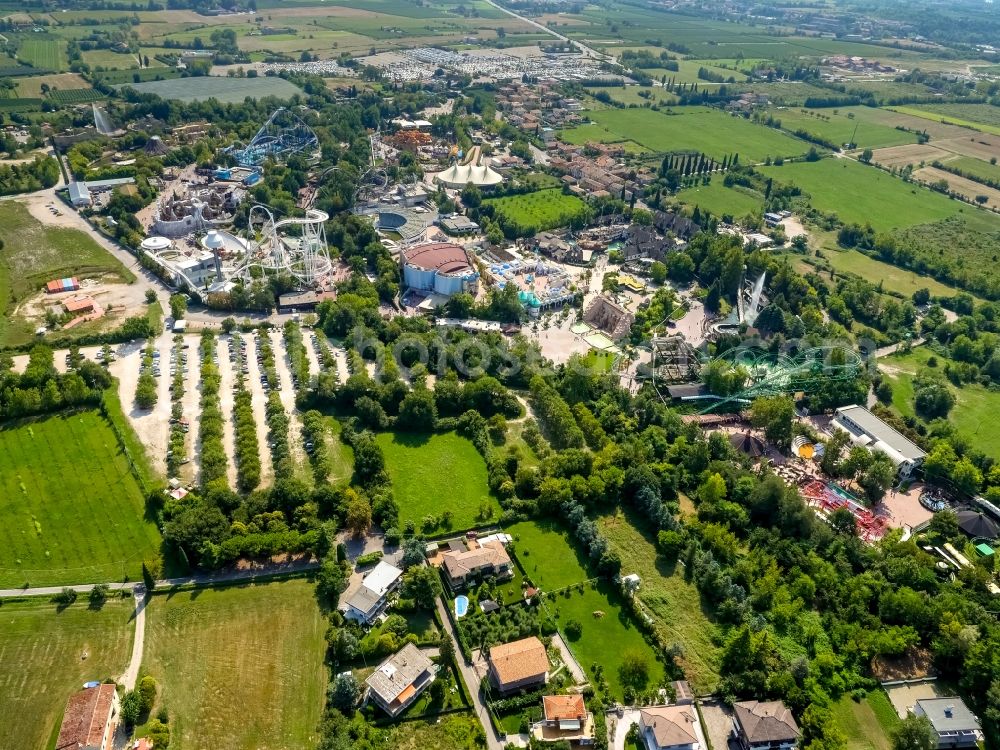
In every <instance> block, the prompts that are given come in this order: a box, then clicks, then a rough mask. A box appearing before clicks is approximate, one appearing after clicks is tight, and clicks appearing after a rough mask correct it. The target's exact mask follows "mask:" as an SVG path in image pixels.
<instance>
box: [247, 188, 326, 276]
mask: <svg viewBox="0 0 1000 750" xmlns="http://www.w3.org/2000/svg"><path fill="white" fill-rule="evenodd" d="M329 218H330V217H329V215H327V214H326V213H325V212H323V211H318V210H316V209H314V208H309V209H306V215H305V216H304V217H297V218H287V219H280V220H277V221H276V220H275V218H274V215H273V214H272V213H271V211H270V209H269V208H268V207H267V206H260V205H258V206H254V207H253V208H251V209H250V218H249V221H248V222H247V251H246V253H245V255H244V256H243V258H242V260H241V261H240V263H239V265H238V266H237V268H236V270H235V272H234V273H233V277H234V278H243V279H251V278H256V277H258V276H260V272H264V273H265V274H266V273H268V272H271V273H288V274H291V275H292V276H293V277H294V278H296V279H297V280H298V281H300V282H301V283H303V284H305V285H307V286H312V285H317V284H322V282H323V281H324V279H325V278H326V277H329V276H330V274H331V271H332V269H333V264H332V263H331V262H330V252H329V250H328V249H327V244H326V229H325V224H326V221H327V220H328V219H329Z"/></svg>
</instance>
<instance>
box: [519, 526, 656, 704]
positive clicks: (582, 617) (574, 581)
mask: <svg viewBox="0 0 1000 750" xmlns="http://www.w3.org/2000/svg"><path fill="white" fill-rule="evenodd" d="M505 531H506V532H507V533H509V534H512V535H514V536H515V539H516V540H515V542H514V549H515V552H516V554H517V556H518V559H519V560H520V562H521V565H522V566H523V567H524V569H525V572H526V574H527V575H528V577H529V578H531V579H532V581H533V582H534V583H535V585H536V586H538V587H539V588H541V589H542V591H544V592H551V591H558V590H560V589H562V591H561V592H560V593H558V594H556V595H555V598H554V599H549V598H548V597H546V598H545V599H544V600H543V606H544V607H545V608H546V609H547V610H548V612H549V613H550V614H552V615H553V617H554V618H555V619H556V622H557V624H558V625H559V629H560V632H562V633H563V637H564V639H565V640H566V642H567V644H568V645H569V647H570V649H572V651H573V655H574V656H576V659H577V661H578V662H580V666H581V667H582V668H583V670H584V671H585V672H586V673H587V675H588V676H589V677H590V678H591V679H593V676H594V670H593V667H594V665H595V664H601V665H603V667H604V679H605V680H606V681H607V683H608V690H609V692H610V694H611V695H612V696H614V697H616V698H618V699H621V698H622V696H623V693H624V687H623V685H622V682H621V678H620V677H619V674H618V670H619V668H620V667H621V665H622V663H623V661H624V657H625V655H626V654H627V653H638V654H640V655H642V656H643V657H645V659H646V662H647V664H648V667H649V676H650V682H649V687H653V686H655V685H658V684H659V683H660V681H661V680H662V679H663V675H664V671H663V665H662V664H660V663H659V662H658V661H656V658H655V654H654V652H653V649H652V648H651V647H650V646H649V644H648V643H646V641H645V639H644V638H643V635H642V632H641V631H640V630H639V628H638V627H637V625H636V624H635V622H633V620H632V618H631V615H629V614H628V612H627V611H626V610H625V608H624V604H625V603H624V601H623V599H622V595H621V593H620V592H619V591H618V588H617V587H616V586H615V585H614V584H613V583H611V582H609V581H606V580H597V581H591V582H588V583H584V581H587V579H589V578H591V577H592V576H593V573H592V572H590V571H589V569H588V561H587V559H586V558H585V557H584V556H583V554H582V553H581V552H579V551H578V549H577V545H576V544H574V543H573V542H572V541H571V539H570V538H569V535H568V533H567V532H566V531H565V530H564V529H562V528H561V527H559V526H557V525H556V524H554V523H552V522H546V521H539V522H530V521H527V522H523V523H519V524H515V525H513V526H511V527H509V528H507V529H505ZM566 587H569V588H566ZM570 620H576V621H577V622H579V623H580V624H581V625H582V633H581V635H580V637H579V638H578V639H576V640H573V639H570V638H569V637H568V636H566V634H565V626H566V623H568V622H569V621H570ZM612 643H613V644H615V648H613V649H609V648H608V644H612Z"/></svg>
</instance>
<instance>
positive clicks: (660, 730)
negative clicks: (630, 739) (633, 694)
mask: <svg viewBox="0 0 1000 750" xmlns="http://www.w3.org/2000/svg"><path fill="white" fill-rule="evenodd" d="M639 736H640V737H642V741H643V743H644V744H645V746H646V748H647V750H705V747H706V745H705V741H704V739H703V738H702V735H701V727H700V726H699V724H698V715H697V714H696V713H695V709H694V707H693V706H650V707H649V708H644V709H642V710H640V711H639Z"/></svg>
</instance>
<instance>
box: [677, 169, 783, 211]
mask: <svg viewBox="0 0 1000 750" xmlns="http://www.w3.org/2000/svg"><path fill="white" fill-rule="evenodd" d="M722 179H723V178H722V177H721V176H720V175H712V179H711V181H710V182H709V184H708V185H697V186H696V187H691V188H685V189H684V190H681V191H680V192H678V193H677V199H678V200H680V201H682V202H683V203H687V204H688V205H692V206H698V207H699V208H700V209H701V210H702V211H708V212H710V213H712V214H714V215H715V216H727V215H728V216H734V217H740V216H746V215H747V214H750V213H760V212H761V211H763V209H764V196H762V195H760V194H759V193H757V192H755V191H751V190H749V189H747V188H742V187H726V186H725V185H724V184H723V182H722Z"/></svg>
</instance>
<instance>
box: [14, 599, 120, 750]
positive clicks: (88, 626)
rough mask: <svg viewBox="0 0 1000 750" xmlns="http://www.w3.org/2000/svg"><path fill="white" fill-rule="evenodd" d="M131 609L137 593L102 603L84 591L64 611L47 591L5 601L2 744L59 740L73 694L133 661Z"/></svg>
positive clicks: (22, 745)
mask: <svg viewBox="0 0 1000 750" xmlns="http://www.w3.org/2000/svg"><path fill="white" fill-rule="evenodd" d="M132 612H133V603H132V598H131V597H129V598H128V599H121V598H115V597H112V598H109V599H108V600H107V601H106V602H105V603H104V606H103V607H101V608H100V609H91V608H90V607H89V606H88V604H87V602H86V597H80V599H79V600H78V601H77V602H76V603H75V604H72V605H70V606H69V607H66V608H65V609H62V610H61V611H59V610H57V608H56V605H55V604H52V603H51V602H49V601H47V600H46V599H45V598H44V597H38V598H34V599H28V600H24V601H7V602H4V603H3V606H0V664H2V665H3V668H2V669H0V712H2V714H3V716H4V720H3V721H0V747H5V748H45V747H51V746H53V745H54V744H55V739H56V735H57V734H58V732H59V725H60V723H61V722H62V715H63V709H64V708H65V706H66V699H67V698H68V697H69V695H70V694H71V693H72V692H74V691H75V690H79V689H80V686H81V685H82V684H83V683H84V682H88V681H90V680H105V679H108V678H110V679H114V678H117V677H118V676H119V675H120V674H121V673H122V672H123V671H124V670H125V668H126V667H127V666H128V661H129V655H130V653H131V650H132V637H133V633H134V631H135V627H134V625H133V624H132V622H131V620H130V618H131V616H132Z"/></svg>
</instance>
